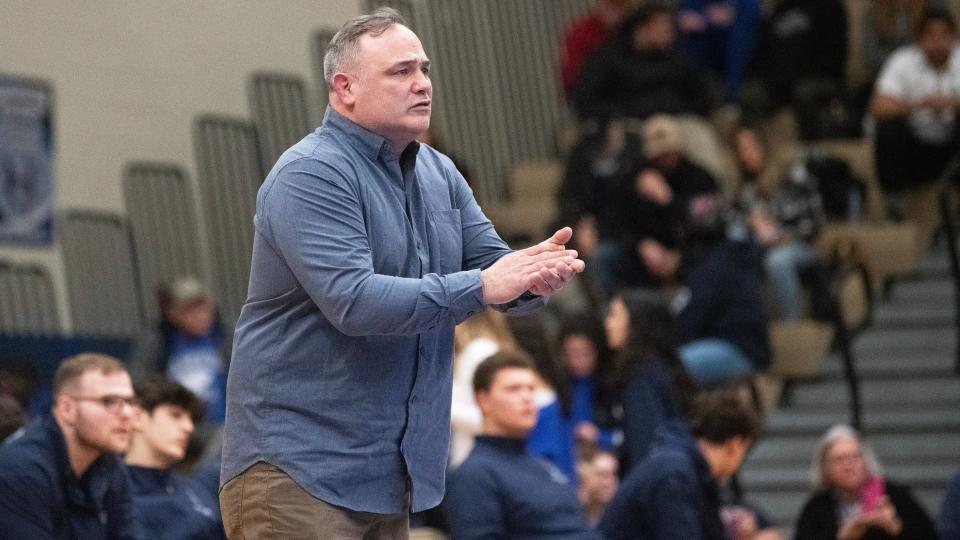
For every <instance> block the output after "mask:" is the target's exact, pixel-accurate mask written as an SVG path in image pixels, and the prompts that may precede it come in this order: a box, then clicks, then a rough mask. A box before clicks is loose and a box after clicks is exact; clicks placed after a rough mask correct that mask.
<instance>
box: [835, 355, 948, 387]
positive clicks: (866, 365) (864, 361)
mask: <svg viewBox="0 0 960 540" xmlns="http://www.w3.org/2000/svg"><path fill="white" fill-rule="evenodd" d="M855 362H856V367H857V374H858V375H860V377H861V379H862V380H868V379H883V378H890V377H898V378H900V377H904V376H908V377H916V376H920V377H949V376H953V374H954V371H953V369H954V363H955V359H954V358H953V357H952V356H949V355H945V354H937V355H930V354H904V353H901V352H896V351H890V352H887V353H884V352H883V351H877V352H872V353H871V354H869V355H866V354H861V355H859V356H856V357H855ZM820 377H822V378H824V379H831V378H832V379H842V378H843V377H844V370H843V362H842V361H841V359H840V356H839V355H837V354H832V355H830V357H829V358H828V359H827V360H826V361H825V362H824V363H823V367H822V368H821V369H820Z"/></svg>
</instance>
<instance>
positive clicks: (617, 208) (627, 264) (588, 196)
mask: <svg viewBox="0 0 960 540" xmlns="http://www.w3.org/2000/svg"><path fill="white" fill-rule="evenodd" d="M595 124H596V125H595V126H590V127H589V128H588V131H587V132H586V133H585V135H584V137H583V138H582V139H581V140H580V142H578V143H577V145H576V146H575V147H574V148H573V150H572V151H571V153H570V157H569V158H568V159H567V165H566V170H565V171H564V174H563V181H562V183H561V184H560V191H559V196H558V203H559V207H560V221H561V222H562V223H571V224H574V235H573V236H574V238H576V239H577V240H576V244H577V245H576V248H577V250H578V251H579V252H580V253H582V254H583V255H585V256H588V257H590V258H591V260H592V261H596V265H595V267H594V268H595V270H592V271H593V272H595V273H594V275H595V276H596V279H597V280H598V283H597V284H598V285H599V286H600V288H601V289H602V292H603V294H604V295H605V296H604V298H606V297H608V296H610V295H611V294H613V292H614V291H615V290H616V288H617V286H618V285H619V284H620V283H624V282H625V281H628V280H630V279H631V277H630V276H631V274H635V273H636V272H637V269H636V261H635V257H634V256H633V247H632V245H630V243H629V241H630V238H629V236H628V235H626V234H625V233H626V231H627V212H629V208H628V207H627V205H625V204H624V201H625V200H627V198H628V197H629V196H630V193H631V192H632V189H633V188H632V183H633V179H634V177H636V175H637V172H638V171H639V170H640V166H641V164H642V163H643V160H644V158H643V151H642V148H641V142H640V138H639V137H638V136H636V135H635V134H632V133H628V132H627V130H626V126H625V123H624V120H623V119H622V118H609V119H603V120H598V121H597V122H595ZM591 266H593V265H591Z"/></svg>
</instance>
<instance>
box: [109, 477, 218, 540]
mask: <svg viewBox="0 0 960 540" xmlns="http://www.w3.org/2000/svg"><path fill="white" fill-rule="evenodd" d="M127 468H128V470H129V473H130V480H131V482H132V486H133V490H132V492H133V507H134V509H135V511H136V516H137V520H138V521H139V522H140V525H141V529H143V530H145V531H151V535H152V538H155V539H156V540H222V539H225V538H226V534H224V532H223V523H222V521H221V520H220V503H219V501H217V500H216V499H214V498H213V497H212V496H211V495H210V492H209V491H207V489H206V488H205V487H204V486H203V485H202V484H200V483H199V482H197V481H196V480H191V479H190V478H187V477H185V476H181V475H179V474H174V473H172V472H170V471H167V470H163V469H152V468H147V467H137V466H134V465H128V467H127Z"/></svg>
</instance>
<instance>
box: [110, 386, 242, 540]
mask: <svg viewBox="0 0 960 540" xmlns="http://www.w3.org/2000/svg"><path fill="white" fill-rule="evenodd" d="M136 391H137V397H138V398H139V401H140V406H139V407H138V408H137V411H136V413H135V415H134V418H133V434H132V436H131V439H130V450H129V452H127V457H126V461H127V468H128V470H129V473H130V479H131V482H132V486H133V487H132V495H133V506H134V510H135V514H134V515H135V516H137V520H138V521H139V522H140V527H141V529H143V530H144V531H150V534H151V536H152V537H153V538H157V539H164V540H187V539H189V540H204V539H211V540H220V539H222V538H225V536H224V532H223V524H222V522H221V520H220V507H219V505H218V503H217V501H216V500H215V499H214V498H213V497H212V496H211V495H210V493H209V491H207V490H206V489H205V488H204V487H203V486H202V485H201V484H200V483H198V482H196V481H194V480H191V479H189V478H187V477H185V476H182V475H179V474H174V473H173V472H171V471H170V468H171V467H173V466H174V465H176V464H177V463H179V462H180V461H181V460H182V459H183V457H184V455H185V454H186V450H187V443H188V442H189V440H190V435H191V433H193V427H194V422H195V421H197V420H198V419H199V417H200V415H201V410H202V403H201V401H200V400H199V398H197V396H196V395H194V394H193V393H192V392H190V390H187V388H185V387H184V386H182V385H181V384H179V383H177V382H175V381H172V380H170V379H165V378H162V377H152V378H149V379H147V380H145V381H143V382H142V383H139V384H137V385H136Z"/></svg>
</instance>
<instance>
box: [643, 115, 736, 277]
mask: <svg viewBox="0 0 960 540" xmlns="http://www.w3.org/2000/svg"><path fill="white" fill-rule="evenodd" d="M686 152H687V148H686V140H685V139H684V136H683V131H682V130H681V128H680V125H679V124H678V123H677V121H676V120H674V119H673V118H671V117H669V116H666V115H657V116H654V117H652V118H650V119H649V120H647V121H646V122H645V123H644V126H643V153H644V155H645V156H646V158H647V160H648V161H647V163H646V164H645V166H643V167H642V168H641V169H640V172H639V174H637V176H636V178H635V180H634V185H633V189H634V193H633V194H632V200H631V201H630V203H631V204H632V207H631V209H630V211H629V212H628V215H629V216H630V218H631V219H629V220H628V224H627V226H628V228H629V234H630V235H631V245H633V246H634V249H635V250H636V253H638V255H639V257H640V269H641V271H640V274H639V275H637V276H635V279H634V281H632V282H627V283H625V284H624V285H627V286H636V285H642V286H649V285H654V284H659V283H663V282H664V281H669V280H671V279H673V278H674V277H676V275H677V273H678V271H679V264H680V252H681V250H682V248H683V245H682V239H683V234H682V233H683V229H684V228H685V227H686V219H687V207H688V206H689V204H690V201H691V200H692V199H693V198H694V197H696V196H698V195H702V194H705V193H716V191H717V182H716V180H714V178H713V176H711V175H710V173H709V172H707V171H706V170H705V169H703V168H702V167H700V166H699V165H697V164H695V163H693V162H692V161H690V160H689V159H688V158H687V155H686Z"/></svg>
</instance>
